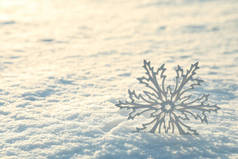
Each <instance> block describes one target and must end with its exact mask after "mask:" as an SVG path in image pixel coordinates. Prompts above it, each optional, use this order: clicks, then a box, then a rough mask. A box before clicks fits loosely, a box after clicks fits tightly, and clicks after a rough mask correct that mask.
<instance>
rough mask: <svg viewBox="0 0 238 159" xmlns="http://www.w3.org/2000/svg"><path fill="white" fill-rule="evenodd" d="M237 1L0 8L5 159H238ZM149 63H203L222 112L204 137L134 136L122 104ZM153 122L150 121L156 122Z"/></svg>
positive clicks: (207, 90) (29, 0) (62, 1)
mask: <svg viewBox="0 0 238 159" xmlns="http://www.w3.org/2000/svg"><path fill="white" fill-rule="evenodd" d="M237 11H238V1H237V0H141V1H138V0H130V1H128V0H113V1H111V0H80V1H76V0H67V1H66V0H50V1H48V0H0V158H3V159H19V158H23V159H28V158H29V159H69V158H70V159H127V158H130V159H167V158H171V159H179V158H182V159H185V158H188V159H190V158H201V159H204V158H222V159H226V158H229V159H236V158H238V126H237V125H238V115H237V114H238V113H237V111H238V102H237V101H238V71H237V70H238V36H237V35H238V12H237ZM143 59H147V60H149V61H151V63H153V65H154V66H159V65H160V64H163V63H164V64H166V68H168V69H167V70H166V75H167V81H168V84H170V83H171V85H172V84H174V80H173V77H174V69H175V68H176V66H177V64H179V65H181V66H183V68H189V67H190V64H192V63H194V62H195V61H199V66H200V69H199V70H198V72H197V75H198V77H199V78H200V79H203V80H204V81H205V82H204V83H202V84H201V86H200V87H197V88H195V91H194V92H193V93H194V95H199V94H210V96H209V103H212V104H217V105H218V106H219V107H220V108H221V109H220V110H219V111H218V113H217V114H216V113H211V114H209V116H208V121H209V125H205V124H201V123H200V122H199V121H196V120H195V121H192V122H189V126H191V127H192V128H193V129H195V130H198V131H199V134H200V135H199V136H196V137H190V136H189V135H188V136H181V135H179V134H172V135H170V134H152V133H148V132H139V133H138V132H134V130H135V129H136V127H140V126H141V123H145V122H147V121H145V120H147V117H146V116H145V118H144V117H143V118H137V120H129V121H128V120H127V116H128V113H129V112H128V111H127V110H123V109H122V110H119V109H118V108H117V107H115V104H116V103H117V102H118V101H119V100H123V99H126V98H127V95H126V93H125V92H127V90H128V88H130V89H132V90H138V91H140V90H141V91H143V89H144V86H143V87H142V85H141V84H138V83H137V81H136V80H135V79H136V78H137V77H141V76H143V75H144V70H143V69H141V64H142V62H143ZM148 119H149V118H148Z"/></svg>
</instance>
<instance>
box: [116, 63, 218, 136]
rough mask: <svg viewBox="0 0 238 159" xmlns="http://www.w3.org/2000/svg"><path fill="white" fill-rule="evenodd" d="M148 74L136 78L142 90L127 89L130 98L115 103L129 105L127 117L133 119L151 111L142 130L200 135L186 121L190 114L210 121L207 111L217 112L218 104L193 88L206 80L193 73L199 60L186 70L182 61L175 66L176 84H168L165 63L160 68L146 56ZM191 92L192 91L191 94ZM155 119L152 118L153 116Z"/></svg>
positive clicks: (121, 106) (190, 116)
mask: <svg viewBox="0 0 238 159" xmlns="http://www.w3.org/2000/svg"><path fill="white" fill-rule="evenodd" d="M143 67H144V69H145V71H146V76H144V77H141V78H137V79H138V80H139V83H141V84H144V85H145V89H147V90H144V91H143V93H141V94H136V92H135V91H131V90H130V89H129V90H128V93H129V98H130V100H129V101H127V100H126V101H125V102H122V101H119V103H118V104H116V106H118V107H120V108H126V109H130V110H131V112H130V113H129V116H128V119H134V118H135V117H136V116H140V115H142V114H149V119H150V121H149V122H147V123H144V124H142V127H141V128H137V131H140V130H149V131H150V132H152V133H175V132H178V133H179V134H182V135H185V134H191V135H198V132H197V131H196V130H193V129H192V128H191V127H190V126H188V125H186V124H185V121H187V120H190V119H191V118H193V119H195V120H199V121H200V122H202V123H203V122H205V123H208V120H207V113H209V112H217V110H218V109H220V108H219V107H218V106H217V105H210V104H208V95H206V94H203V95H201V96H199V97H194V95H193V94H194V93H192V92H191V91H192V90H193V89H194V88H195V87H196V86H199V85H200V84H201V82H203V80H201V79H198V78H196V77H194V75H195V74H196V70H197V69H199V67H198V62H197V63H195V64H192V65H191V66H190V68H189V69H188V70H187V71H184V70H183V69H182V68H181V67H180V66H179V65H178V67H177V68H176V78H175V85H174V86H171V85H167V87H166V81H165V79H166V75H165V74H164V73H165V70H166V68H165V67H164V64H163V65H161V66H160V67H159V68H158V69H157V70H154V68H153V67H152V66H151V64H150V62H149V61H146V60H144V66H143ZM188 93H189V94H188ZM151 119H152V120H151Z"/></svg>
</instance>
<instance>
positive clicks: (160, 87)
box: [137, 60, 166, 102]
mask: <svg viewBox="0 0 238 159" xmlns="http://www.w3.org/2000/svg"><path fill="white" fill-rule="evenodd" d="M143 67H144V69H145V71H146V75H147V77H145V76H143V77H140V78H137V79H138V81H139V82H140V83H142V84H144V85H145V86H146V87H147V88H149V89H151V90H152V91H153V92H154V93H155V94H156V96H157V98H158V99H159V100H160V101H161V102H163V101H164V100H165V96H166V91H165V87H164V85H165V79H166V76H165V75H164V72H165V70H166V69H165V68H164V64H163V65H161V66H160V67H159V68H158V69H157V71H154V67H151V65H150V62H147V61H146V60H144V66H143Z"/></svg>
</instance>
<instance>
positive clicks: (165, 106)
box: [162, 102, 174, 113]
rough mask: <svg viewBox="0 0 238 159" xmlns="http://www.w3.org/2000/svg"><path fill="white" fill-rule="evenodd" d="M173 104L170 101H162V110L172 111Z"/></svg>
mask: <svg viewBox="0 0 238 159" xmlns="http://www.w3.org/2000/svg"><path fill="white" fill-rule="evenodd" d="M173 108H174V105H173V104H172V103H167V102H166V103H164V104H162V110H163V111H164V112H166V113H169V112H171V111H173Z"/></svg>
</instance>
